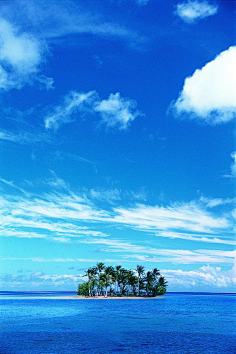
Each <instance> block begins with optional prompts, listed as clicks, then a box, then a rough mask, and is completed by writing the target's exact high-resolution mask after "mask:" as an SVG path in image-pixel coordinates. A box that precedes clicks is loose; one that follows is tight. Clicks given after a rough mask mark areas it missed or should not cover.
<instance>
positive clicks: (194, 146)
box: [0, 0, 236, 292]
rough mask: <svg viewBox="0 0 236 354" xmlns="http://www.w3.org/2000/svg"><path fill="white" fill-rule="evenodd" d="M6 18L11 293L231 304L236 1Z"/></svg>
mask: <svg viewBox="0 0 236 354" xmlns="http://www.w3.org/2000/svg"><path fill="white" fill-rule="evenodd" d="M0 6H1V18H0V46H1V50H0V89H1V120H0V123H1V128H0V158H1V162H0V166H1V167H0V191H1V194H0V195H1V196H0V198H1V219H0V220H1V221H0V223H1V226H0V235H1V241H0V242H1V245H0V246H1V247H0V248H1V250H0V252H1V263H0V266H1V267H0V268H1V269H0V270H1V275H0V279H1V289H2V290H23V289H24V290H76V289H77V285H78V283H79V282H80V281H82V280H84V278H82V275H83V274H84V272H85V270H86V269H87V268H88V267H90V266H93V265H95V264H96V263H97V262H105V263H106V264H107V265H108V264H109V265H117V264H121V265H122V266H124V267H126V268H129V269H133V268H135V267H136V265H137V264H142V265H144V266H145V268H146V270H149V269H153V268H154V267H156V268H158V269H160V270H161V273H162V274H163V275H164V276H165V277H166V278H167V280H168V282H169V288H168V290H169V291H216V292H231V291H234V290H235V285H236V266H235V254H236V253H235V244H236V240H235V218H236V207H235V201H236V199H235V178H236V147H235V110H236V69H235V68H236V66H235V62H236V45H235V5H234V2H233V1H191V0H189V1H181V0H180V1H174V0H173V1H172V0H171V1H165V0H163V1H162V0H136V1H135V0H104V1H93V0H91V1H79V0H77V1H70V0H68V1H56V0H55V1H50V2H48V1H47V2H46V1H44V0H40V1H36V0H32V1H26V0H25V1H23V0H22V1H21V0H15V1H2V2H1V4H0Z"/></svg>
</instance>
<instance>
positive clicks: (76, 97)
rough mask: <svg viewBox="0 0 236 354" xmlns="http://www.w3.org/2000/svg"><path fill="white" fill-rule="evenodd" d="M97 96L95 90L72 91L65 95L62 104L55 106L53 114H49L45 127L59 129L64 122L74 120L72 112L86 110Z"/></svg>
mask: <svg viewBox="0 0 236 354" xmlns="http://www.w3.org/2000/svg"><path fill="white" fill-rule="evenodd" d="M93 96H96V92H95V91H89V92H88V93H82V92H76V91H71V92H70V93H69V94H68V95H66V96H65V97H64V102H63V104H62V105H61V106H57V107H55V108H54V112H53V113H52V114H49V115H47V117H46V118H45V120H44V121H45V128H47V129H52V128H53V129H58V128H59V127H60V126H61V125H62V124H65V123H70V122H72V121H73V120H72V118H71V116H72V114H74V113H77V112H80V111H83V110H86V105H91V103H93V101H94V98H93Z"/></svg>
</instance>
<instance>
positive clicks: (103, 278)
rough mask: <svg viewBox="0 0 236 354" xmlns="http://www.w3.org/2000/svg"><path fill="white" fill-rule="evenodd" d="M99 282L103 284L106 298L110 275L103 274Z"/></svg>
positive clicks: (110, 281)
mask: <svg viewBox="0 0 236 354" xmlns="http://www.w3.org/2000/svg"><path fill="white" fill-rule="evenodd" d="M100 280H101V281H102V282H103V284H104V286H105V289H106V293H105V297H107V289H108V286H110V285H111V283H112V276H111V275H110V274H106V273H103V274H101V276H100Z"/></svg>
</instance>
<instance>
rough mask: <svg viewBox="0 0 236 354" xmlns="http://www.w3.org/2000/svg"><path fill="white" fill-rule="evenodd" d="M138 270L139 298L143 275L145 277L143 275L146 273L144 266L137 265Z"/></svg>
mask: <svg viewBox="0 0 236 354" xmlns="http://www.w3.org/2000/svg"><path fill="white" fill-rule="evenodd" d="M136 270H137V273H138V296H140V278H141V275H143V273H144V266H141V265H137V268H136Z"/></svg>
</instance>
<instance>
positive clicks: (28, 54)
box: [0, 18, 52, 90]
mask: <svg viewBox="0 0 236 354" xmlns="http://www.w3.org/2000/svg"><path fill="white" fill-rule="evenodd" d="M45 50H46V47H45V45H43V43H42V42H41V41H39V40H38V39H36V38H35V37H34V36H33V35H30V34H29V33H26V32H22V31H20V30H19V29H18V28H16V27H14V26H13V25H12V24H11V23H10V22H8V21H6V20H5V19H3V18H0V88H2V89H4V90H8V89H11V88H13V87H16V88H20V87H21V86H22V85H23V84H24V83H26V82H30V81H31V80H32V77H34V78H35V75H36V74H37V73H38V71H39V65H40V64H41V63H42V62H43V60H44V52H45ZM38 81H39V82H40V83H43V84H46V86H47V87H48V88H50V86H51V85H52V79H50V78H46V77H44V76H43V77H39V78H38Z"/></svg>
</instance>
